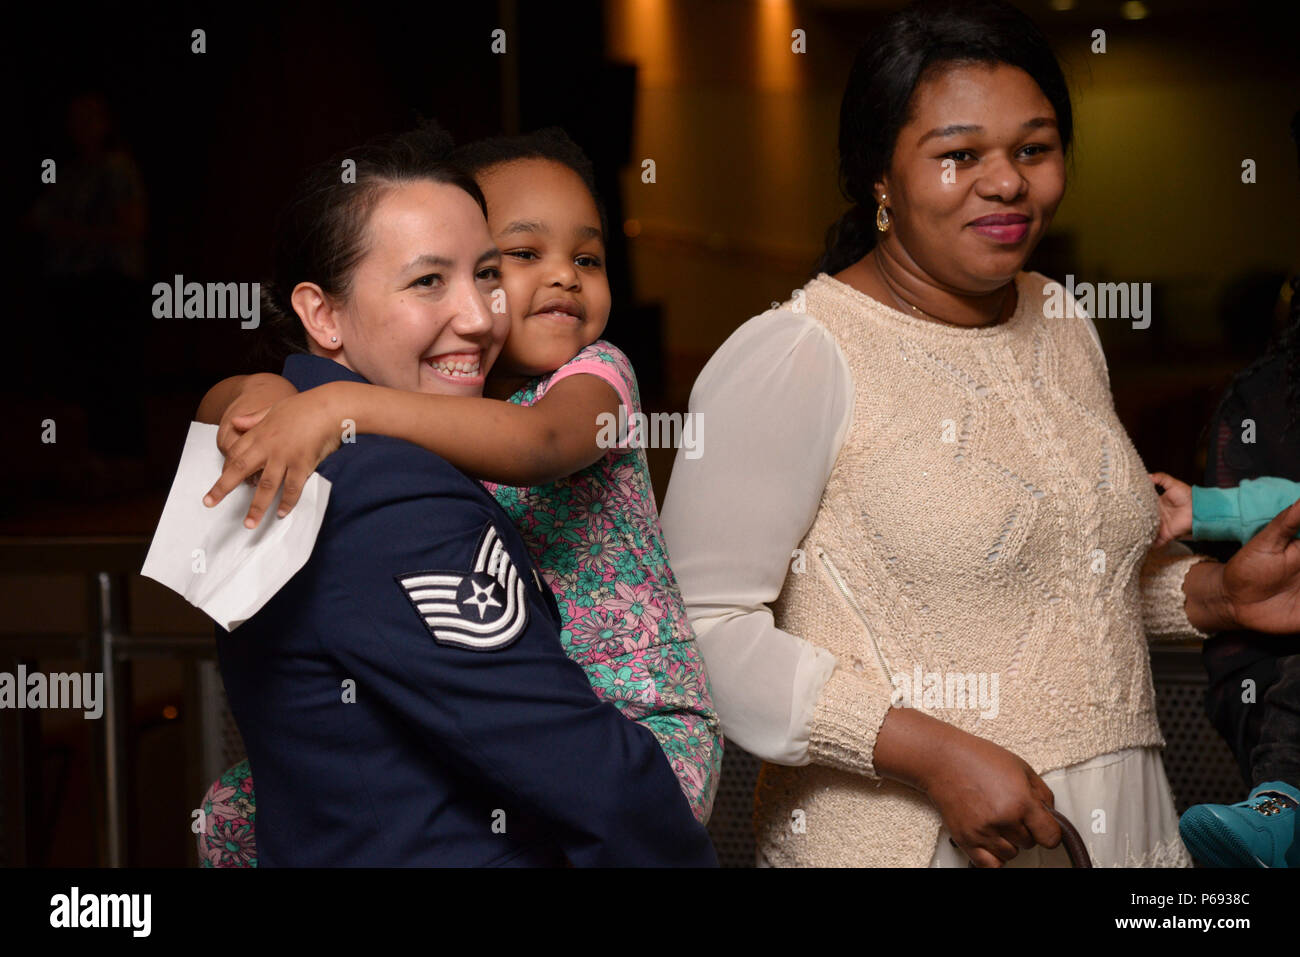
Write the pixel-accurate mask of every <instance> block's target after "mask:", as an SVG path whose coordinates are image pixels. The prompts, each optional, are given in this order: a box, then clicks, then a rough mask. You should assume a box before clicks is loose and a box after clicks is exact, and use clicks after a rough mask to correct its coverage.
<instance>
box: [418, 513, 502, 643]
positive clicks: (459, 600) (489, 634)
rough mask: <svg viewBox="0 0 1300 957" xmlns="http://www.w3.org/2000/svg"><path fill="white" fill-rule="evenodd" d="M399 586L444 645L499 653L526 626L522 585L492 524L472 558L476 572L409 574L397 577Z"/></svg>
mask: <svg viewBox="0 0 1300 957" xmlns="http://www.w3.org/2000/svg"><path fill="white" fill-rule="evenodd" d="M397 584H398V585H400V586H401V587H402V590H403V591H404V592H405V593H406V597H407V598H408V599H409V600H410V602H411V604H412V605H413V606H414V607H415V611H416V613H417V614H419V616H420V617H421V618H423V619H424V623H425V624H426V625H427V626H428V628H429V631H430V632H431V633H432V634H433V638H434V640H435V641H437V642H438V643H439V644H442V645H455V646H457V647H460V648H469V649H471V650H473V651H496V650H497V649H499V648H505V647H506V646H507V645H509V644H511V643H512V642H513V641H514V640H515V639H516V638H518V637H519V636H520V635H522V634H523V633H524V629H525V628H526V627H528V602H527V600H526V599H525V597H524V583H523V581H522V580H521V579H520V577H519V572H518V570H517V569H516V568H515V563H514V562H512V561H511V560H510V553H509V552H508V551H506V547H505V545H503V544H502V542H501V538H500V536H498V535H497V530H496V528H494V527H493V526H492V525H489V526H488V527H487V529H486V530H485V531H484V533H483V537H482V539H480V541H479V545H478V549H477V550H476V551H475V553H474V569H473V571H469V572H443V571H434V572H411V573H409V574H406V575H398V576H397Z"/></svg>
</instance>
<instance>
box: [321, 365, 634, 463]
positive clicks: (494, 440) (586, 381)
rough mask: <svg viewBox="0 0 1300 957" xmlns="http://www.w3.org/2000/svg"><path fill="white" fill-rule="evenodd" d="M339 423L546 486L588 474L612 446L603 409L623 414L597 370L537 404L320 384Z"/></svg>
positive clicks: (575, 378) (453, 460)
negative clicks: (603, 441) (606, 440)
mask: <svg viewBox="0 0 1300 957" xmlns="http://www.w3.org/2000/svg"><path fill="white" fill-rule="evenodd" d="M319 389H320V391H321V392H322V393H324V394H325V395H326V397H327V399H328V402H329V404H330V408H331V409H332V410H333V411H332V418H333V420H334V421H335V422H339V421H343V420H345V419H351V420H352V421H353V422H355V423H356V431H357V432H365V433H370V434H377V435H389V436H392V437H393V438H397V439H404V440H406V441H407V442H412V443H414V444H416V445H419V446H422V447H423V448H426V449H429V450H430V451H431V452H436V453H437V454H438V455H440V456H442V457H443V458H444V459H446V460H447V461H448V462H450V463H451V464H452V465H454V466H456V468H458V469H460V470H461V471H462V472H465V473H466V474H467V475H472V476H474V477H475V478H480V479H485V480H487V481H489V482H497V483H499V484H502V485H519V486H528V485H542V484H544V483H546V482H553V481H555V480H556V479H560V478H564V477H565V476H567V475H572V474H573V473H575V472H578V471H581V470H582V469H584V468H586V467H587V466H588V465H591V464H592V463H593V462H596V461H599V459H600V458H601V456H603V455H605V453H606V452H607V451H608V450H607V449H604V448H602V447H601V446H600V445H599V444H598V442H597V437H598V435H599V434H600V432H601V427H600V416H601V415H602V413H609V414H611V415H617V414H618V406H619V399H618V393H617V392H615V390H614V388H613V386H611V385H609V384H608V383H607V382H605V381H604V380H603V379H601V378H599V377H597V376H594V375H571V376H569V377H567V378H565V379H562V380H561V381H559V382H557V383H556V384H555V385H554V386H552V387H551V388H550V389H549V390H548V391H547V393H546V395H544V396H543V397H542V398H541V399H540V400H539V401H538V402H537V404H536V405H533V406H527V407H525V406H519V405H514V404H512V403H509V402H502V401H500V400H497V399H484V398H471V397H467V396H449V395H431V394H429V393H424V392H407V391H404V390H401V389H389V388H384V387H382V386H374V385H365V384H363V383H360V382H331V383H328V384H326V385H323V386H320V387H319Z"/></svg>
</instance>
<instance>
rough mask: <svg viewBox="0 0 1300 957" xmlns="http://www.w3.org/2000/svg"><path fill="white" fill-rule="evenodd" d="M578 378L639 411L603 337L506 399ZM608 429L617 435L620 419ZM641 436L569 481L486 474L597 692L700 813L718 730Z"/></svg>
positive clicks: (538, 395)
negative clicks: (516, 483) (653, 747)
mask: <svg viewBox="0 0 1300 957" xmlns="http://www.w3.org/2000/svg"><path fill="white" fill-rule="evenodd" d="M573 375H594V376H598V377H600V378H601V379H604V380H605V381H606V382H608V383H609V384H610V385H611V386H613V388H614V390H615V391H616V392H617V393H618V397H619V401H620V402H621V403H622V407H623V409H624V410H626V421H627V422H636V421H637V418H636V416H638V415H639V414H640V413H641V401H640V392H639V390H638V388H637V382H636V374H635V373H634V372H633V371H632V365H631V363H629V362H628V360H627V357H626V356H625V355H623V353H622V352H621V351H620V350H619V349H618V348H617V347H615V346H613V345H611V344H610V343H608V342H604V341H603V340H597V341H596V342H594V343H592V344H591V345H589V346H587V348H585V349H583V350H582V352H580V353H578V355H576V356H575V357H574V358H572V359H570V360H569V361H568V362H566V363H565V364H564V365H562V366H561V367H560V368H558V369H556V370H555V371H554V372H552V373H550V374H549V375H545V376H542V377H540V378H538V379H534V380H533V381H532V382H530V383H529V384H528V385H527V386H525V387H524V388H522V389H520V390H519V391H518V392H516V393H515V394H514V395H513V396H511V397H510V401H511V402H513V403H515V404H516V405H523V406H530V405H534V404H535V403H537V402H539V401H540V400H541V399H542V397H543V396H544V395H546V392H547V390H549V389H550V388H552V387H553V386H554V385H555V384H556V383H557V382H560V381H561V380H563V379H566V378H568V377H569V376H573ZM608 431H609V432H610V434H611V437H615V436H617V434H618V430H617V429H616V428H613V427H612V424H611V428H610V429H609V430H608ZM639 444H640V443H637V442H636V437H635V436H633V437H632V440H631V441H629V440H628V437H627V436H626V435H624V436H622V442H621V444H620V446H619V447H613V448H610V449H609V451H608V452H607V453H606V454H605V456H604V457H603V458H601V459H600V460H599V461H598V462H596V463H595V464H593V465H590V466H588V467H587V468H585V469H583V470H582V471H580V472H577V473H575V474H574V475H570V476H568V477H567V478H562V479H559V480H558V481H555V482H550V483H548V484H546V485H536V486H533V487H531V488H515V487H512V486H506V485H495V484H493V483H491V482H484V483H483V484H484V486H485V487H486V488H487V490H488V491H489V492H491V493H492V495H493V496H494V497H495V498H496V500H497V502H499V503H500V505H501V507H502V508H503V509H505V512H506V514H507V515H509V516H510V520H511V521H513V522H514V523H515V526H516V527H517V528H518V529H519V532H520V535H521V536H522V537H523V540H524V544H525V545H527V546H528V552H529V554H530V555H531V556H532V558H533V560H534V561H535V562H537V566H538V568H539V569H540V570H541V572H542V574H543V576H545V578H546V580H547V582H548V583H549V584H550V586H551V590H552V591H553V592H554V593H555V598H556V601H557V603H558V604H559V607H560V617H561V618H562V619H563V626H562V628H561V631H560V641H561V643H562V644H563V645H564V650H565V652H566V653H567V654H568V656H569V657H570V658H572V659H573V660H574V661H576V662H577V663H578V664H580V665H582V667H583V669H584V670H585V671H586V672H587V678H588V680H590V681H591V686H592V688H594V689H595V691H596V694H597V695H598V696H599V697H600V698H602V699H603V700H605V701H609V702H611V703H613V704H614V706H615V707H617V708H618V709H619V710H620V711H621V712H622V713H623V715H624V716H625V717H627V718H630V719H631V720H633V721H636V722H638V723H640V724H643V725H645V726H646V728H648V729H649V730H650V732H651V733H652V734H654V736H655V738H656V739H658V741H659V744H660V746H661V747H662V748H663V749H664V753H665V754H666V755H667V756H668V762H669V764H671V765H672V768H673V771H674V773H676V775H677V779H678V781H679V782H680V783H681V785H682V790H683V791H684V792H685V793H686V797H687V799H688V800H689V801H690V804H691V809H692V810H693V811H694V812H695V816H696V818H698V819H699V820H700V821H701V822H705V821H707V820H708V818H709V813H710V811H712V809H713V799H714V796H715V794H716V793H717V787H718V776H719V774H720V773H721V765H722V733H721V728H720V725H719V722H718V716H717V713H716V712H715V711H714V709H713V701H712V696H711V693H710V691H709V686H708V679H707V677H706V675H705V671H704V660H703V658H701V656H700V652H699V649H698V648H697V647H696V645H695V632H694V630H693V629H692V628H691V623H690V621H689V620H688V619H687V617H686V606H685V603H684V602H683V601H682V595H681V591H680V590H679V589H678V587H677V579H676V578H675V577H674V576H673V571H672V568H670V567H669V564H668V553H667V550H666V549H665V547H664V539H663V532H662V530H661V529H660V527H659V510H658V509H657V508H656V507H655V500H654V490H653V489H652V487H651V485H650V468H649V465H648V464H647V462H646V456H645V451H644V449H643V448H640V447H634V446H636V445H639Z"/></svg>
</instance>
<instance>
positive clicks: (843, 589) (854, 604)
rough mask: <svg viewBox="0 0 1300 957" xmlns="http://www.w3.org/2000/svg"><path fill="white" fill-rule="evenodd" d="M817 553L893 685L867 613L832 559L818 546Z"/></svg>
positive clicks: (892, 676)
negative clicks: (868, 622) (865, 634)
mask: <svg viewBox="0 0 1300 957" xmlns="http://www.w3.org/2000/svg"><path fill="white" fill-rule="evenodd" d="M815 551H816V552H817V557H818V558H819V559H821V563H822V564H823V565H824V566H826V573H827V574H828V575H830V576H831V581H833V582H835V587H836V588H838V589H839V590H840V594H842V595H843V596H844V600H845V601H846V602H848V604H849V607H850V608H852V609H853V613H854V614H855V615H857V616H858V621H859V622H861V623H862V628H863V630H864V631H865V632H866V633H867V638H868V639H870V641H871V647H872V648H873V649H875V652H876V661H878V662H879V663H880V670H881V671H883V672H884V673H885V677H887V678H888V679H889V683H890V684H891V685H892V684H893V683H894V674H893V672H892V671H890V670H889V665H887V664H885V655H884V652H882V651H881V650H880V644H879V643H878V642H877V641H876V636H875V635H874V634H873V633H872V631H871V626H870V625H868V624H867V616H866V613H865V612H863V610H862V607H861V606H860V605H859V604H858V600H857V599H856V598H855V597H854V596H853V592H851V591H849V586H848V585H847V584H845V582H844V577H843V576H842V575H841V574H840V570H839V569H838V568H836V567H835V565H834V563H832V562H831V557H830V556H829V555H827V554H826V552H825V550H824V549H822V548H821V547H820V546H818V547H817V548H816V549H815Z"/></svg>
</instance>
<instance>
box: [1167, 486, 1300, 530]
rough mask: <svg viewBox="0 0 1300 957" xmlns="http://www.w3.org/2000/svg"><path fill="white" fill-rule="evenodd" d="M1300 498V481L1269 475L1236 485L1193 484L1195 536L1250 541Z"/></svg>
mask: <svg viewBox="0 0 1300 957" xmlns="http://www.w3.org/2000/svg"><path fill="white" fill-rule="evenodd" d="M1298 498H1300V482H1292V481H1290V480H1288V479H1284V478H1277V477H1274V476H1266V477H1264V478H1258V479H1245V480H1243V481H1242V483H1241V484H1240V485H1238V486H1237V487H1236V488H1201V487H1200V486H1199V485H1193V486H1192V537H1193V538H1195V539H1197V540H1198V541H1220V542H1241V543H1242V544H1245V543H1246V542H1248V541H1250V540H1251V539H1252V538H1253V537H1254V536H1255V535H1256V534H1257V533H1258V532H1259V530H1260V529H1261V528H1263V527H1264V526H1265V525H1267V524H1268V523H1269V522H1271V521H1272V520H1273V518H1274V517H1275V516H1276V515H1277V514H1278V513H1279V512H1281V511H1282V510H1283V509H1285V508H1287V507H1289V506H1290V505H1291V504H1292V503H1293V502H1295V500H1296V499H1298Z"/></svg>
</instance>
